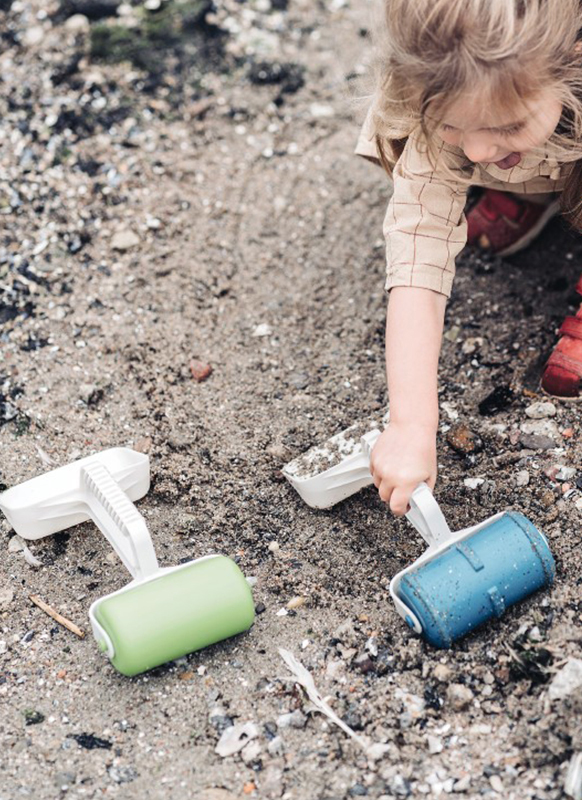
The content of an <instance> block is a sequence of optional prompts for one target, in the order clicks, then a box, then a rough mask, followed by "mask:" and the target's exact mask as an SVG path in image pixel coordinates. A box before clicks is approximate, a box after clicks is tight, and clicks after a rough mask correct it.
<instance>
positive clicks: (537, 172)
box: [355, 114, 580, 297]
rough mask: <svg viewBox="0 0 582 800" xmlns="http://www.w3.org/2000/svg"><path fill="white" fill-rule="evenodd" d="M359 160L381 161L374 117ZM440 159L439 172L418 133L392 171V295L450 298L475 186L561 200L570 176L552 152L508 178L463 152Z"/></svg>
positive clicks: (443, 150) (441, 148)
mask: <svg viewBox="0 0 582 800" xmlns="http://www.w3.org/2000/svg"><path fill="white" fill-rule="evenodd" d="M355 152H356V153H357V154H358V155H361V156H364V157H366V158H370V159H372V160H374V161H378V152H377V149H376V144H375V141H374V139H373V136H372V134H371V124H370V114H369V115H368V119H367V120H366V122H365V123H364V127H363V128H362V130H361V132H360V136H359V139H358V143H357V146H356V150H355ZM436 153H438V157H437V158H436V159H435V164H434V166H433V164H432V161H431V159H430V158H429V155H428V147H427V144H426V141H425V139H424V137H423V135H422V133H421V132H420V131H418V132H414V133H413V134H412V135H411V136H410V137H409V139H408V141H407V143H406V146H405V148H404V152H403V153H402V156H401V157H400V159H399V160H398V161H397V163H396V166H395V167H394V174H393V180H394V191H393V194H392V198H391V200H390V203H389V205H388V209H387V211H386V216H385V219H384V226H383V228H384V236H385V239H386V259H387V265H386V290H387V291H389V290H390V289H392V288H393V287H394V286H417V287H420V288H424V289H432V290H433V291H435V292H439V293H440V294H444V295H446V296H447V297H449V296H450V294H451V289H452V285H453V279H454V276H455V259H456V257H457V255H458V254H459V253H460V252H461V250H462V249H463V247H464V246H465V244H466V241H467V222H466V219H465V213H464V208H465V203H466V199H467V189H468V186H469V185H473V186H485V187H487V188H490V189H498V190H500V191H504V192H516V193H518V194H540V193H546V192H547V193H553V192H560V191H561V190H562V189H563V188H564V184H565V181H566V178H567V175H568V172H569V171H570V169H571V168H572V164H571V163H561V162H559V161H558V160H557V159H556V158H552V157H551V155H550V153H549V151H546V152H545V156H546V157H541V158H540V156H539V155H535V156H534V155H533V154H528V155H526V156H524V157H523V158H522V160H521V162H520V163H519V164H518V165H517V166H515V167H513V168H512V169H508V170H503V169H500V168H499V167H496V166H495V164H476V163H474V162H472V161H470V160H469V159H468V158H467V157H466V156H465V154H464V153H463V151H462V150H461V149H460V148H459V147H453V146H451V145H448V144H445V143H444V142H442V141H441V142H440V143H439V145H438V147H437V149H436ZM579 157H580V155H577V156H576V158H579ZM456 175H457V176H458V180H456V179H455V176H456Z"/></svg>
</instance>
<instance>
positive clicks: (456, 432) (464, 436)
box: [447, 422, 483, 455]
mask: <svg viewBox="0 0 582 800" xmlns="http://www.w3.org/2000/svg"><path fill="white" fill-rule="evenodd" d="M447 442H448V443H449V444H450V445H451V447H452V448H453V450H456V451H457V452H458V453H462V454H463V455H467V454H468V453H477V452H478V451H479V450H481V449H482V447H483V442H482V441H481V439H480V438H479V436H477V434H475V433H473V431H472V430H470V429H469V428H468V427H467V426H466V425H465V424H464V423H462V422H459V423H458V424H456V425H453V426H452V427H451V428H449V430H448V431H447Z"/></svg>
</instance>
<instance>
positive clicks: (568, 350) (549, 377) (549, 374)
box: [542, 275, 582, 400]
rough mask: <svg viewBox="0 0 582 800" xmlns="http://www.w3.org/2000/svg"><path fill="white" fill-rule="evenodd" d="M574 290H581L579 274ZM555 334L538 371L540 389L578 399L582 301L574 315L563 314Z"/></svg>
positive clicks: (581, 381)
mask: <svg viewBox="0 0 582 800" xmlns="http://www.w3.org/2000/svg"><path fill="white" fill-rule="evenodd" d="M576 291H577V292H578V294H582V275H581V276H580V279H579V280H578V283H577V284H576ZM558 335H559V336H560V339H558V343H557V345H556V346H555V347H554V350H553V352H552V354H551V356H550V357H549V359H548V361H547V364H546V365H545V367H544V371H543V373H542V389H543V390H544V392H546V394H550V395H552V396H553V397H555V398H557V399H558V400H582V385H581V384H582V305H581V306H580V308H579V309H578V311H577V313H576V316H575V317H566V319H565V320H564V322H563V323H562V326H561V328H560V330H559V331H558Z"/></svg>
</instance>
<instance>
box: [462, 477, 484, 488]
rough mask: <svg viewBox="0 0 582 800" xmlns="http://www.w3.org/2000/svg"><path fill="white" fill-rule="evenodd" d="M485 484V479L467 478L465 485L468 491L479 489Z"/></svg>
mask: <svg viewBox="0 0 582 800" xmlns="http://www.w3.org/2000/svg"><path fill="white" fill-rule="evenodd" d="M484 483H485V478H465V479H464V480H463V484H464V485H465V486H466V487H467V489H478V488H479V486H482V485H483V484H484Z"/></svg>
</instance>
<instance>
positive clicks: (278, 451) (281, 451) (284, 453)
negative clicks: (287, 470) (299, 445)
mask: <svg viewBox="0 0 582 800" xmlns="http://www.w3.org/2000/svg"><path fill="white" fill-rule="evenodd" d="M267 454H268V455H270V456H271V457H272V458H274V459H276V460H277V461H288V460H289V458H290V456H291V453H290V451H289V449H288V448H287V447H285V445H284V444H270V445H269V446H268V447H267Z"/></svg>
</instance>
